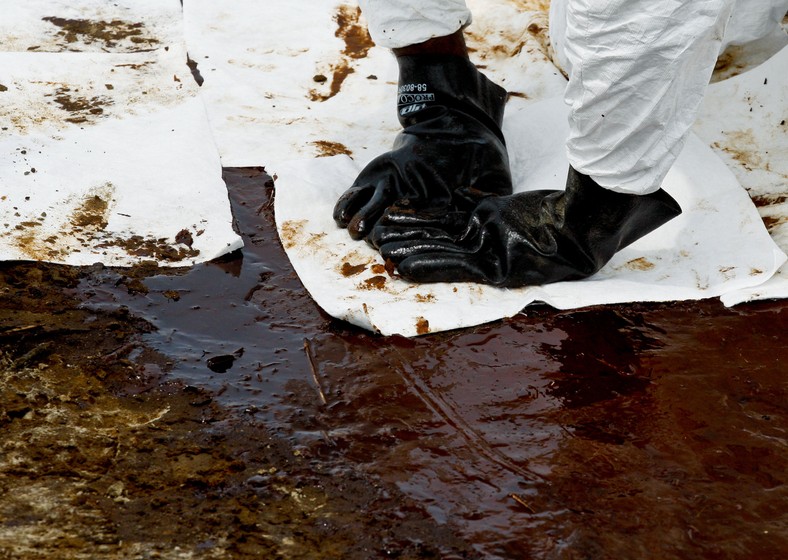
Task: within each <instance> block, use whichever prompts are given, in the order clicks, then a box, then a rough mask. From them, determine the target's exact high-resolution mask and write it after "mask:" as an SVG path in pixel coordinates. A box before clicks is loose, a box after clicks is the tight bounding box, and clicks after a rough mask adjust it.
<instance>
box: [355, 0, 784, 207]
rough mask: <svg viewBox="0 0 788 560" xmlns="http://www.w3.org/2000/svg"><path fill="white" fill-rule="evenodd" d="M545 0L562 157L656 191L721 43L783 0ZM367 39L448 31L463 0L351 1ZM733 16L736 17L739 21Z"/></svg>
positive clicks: (741, 36) (777, 16) (630, 187)
mask: <svg viewBox="0 0 788 560" xmlns="http://www.w3.org/2000/svg"><path fill="white" fill-rule="evenodd" d="M735 3H736V0H671V1H664V2H654V1H653V0H554V1H553V2H552V3H551V13H550V20H551V21H550V28H551V33H550V35H551V39H552V42H553V47H554V50H555V51H556V54H557V57H558V63H559V65H561V66H562V67H563V69H564V70H566V71H567V73H568V75H569V83H568V85H567V90H566V95H565V101H566V102H567V104H568V105H570V108H571V110H570V117H569V128H570V133H569V138H568V140H567V155H568V158H569V162H570V163H571V164H572V166H573V167H575V169H577V170H578V171H580V172H581V173H583V174H585V175H590V176H591V177H592V178H593V179H594V180H595V181H596V182H597V183H599V184H600V185H602V186H603V187H606V188H609V189H611V190H615V191H619V192H629V193H636V194H646V193H649V192H653V191H655V190H657V189H658V188H659V186H660V185H661V183H662V180H663V179H664V177H665V175H666V174H667V172H668V171H669V169H670V167H671V166H672V165H673V162H674V161H675V159H676V157H678V154H679V153H680V152H681V149H682V147H683V146H684V143H685V141H686V138H687V135H688V133H689V129H690V127H691V126H692V124H693V122H694V121H695V117H696V115H697V111H698V107H699V106H700V102H701V100H702V99H703V94H704V93H705V90H706V86H707V85H708V82H709V78H710V76H711V73H712V71H713V69H714V64H715V62H716V58H717V55H718V53H719V52H720V51H721V50H722V48H723V47H724V45H725V44H727V43H742V42H746V41H749V40H754V39H757V38H759V37H761V36H764V35H766V34H767V33H769V32H770V31H772V30H773V29H774V26H775V25H778V24H779V21H780V20H781V19H782V15H783V14H785V8H786V7H788V0H746V1H745V0H740V1H739V6H738V7H737V8H738V9H736V10H735V15H736V16H737V21H736V22H734V23H733V24H732V25H731V26H730V29H731V30H735V33H734V36H733V37H730V38H728V37H726V40H725V43H723V34H724V32H725V29H726V25H727V24H728V22H729V20H730V17H731V13H732V12H733V11H734V4H735ZM360 4H361V8H362V11H363V12H364V13H365V16H366V18H367V20H368V22H369V30H370V34H371V35H372V39H373V40H374V41H375V42H376V43H378V44H380V45H382V46H386V47H389V48H397V47H402V46H406V45H410V44H415V43H419V42H423V41H425V40H427V39H429V38H431V37H440V36H444V35H448V34H451V33H453V32H454V31H456V30H457V29H460V28H461V27H463V26H465V25H467V24H469V23H470V21H471V16H470V12H469V11H468V10H467V7H466V6H465V2H464V0H360ZM739 18H740V19H739Z"/></svg>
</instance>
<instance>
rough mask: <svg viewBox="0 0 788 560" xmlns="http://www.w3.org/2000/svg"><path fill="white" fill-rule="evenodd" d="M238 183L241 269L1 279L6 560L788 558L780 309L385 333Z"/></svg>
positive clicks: (557, 318)
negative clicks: (296, 262)
mask: <svg viewBox="0 0 788 560" xmlns="http://www.w3.org/2000/svg"><path fill="white" fill-rule="evenodd" d="M225 179H226V181H227V183H228V187H229V190H230V197H231V201H232V204H233V212H234V216H235V219H236V225H237V229H238V231H239V232H240V233H241V234H242V235H243V236H244V239H245V242H246V247H245V249H244V250H243V251H242V252H241V253H237V254H234V255H231V256H229V257H227V258H225V259H223V260H222V261H221V262H217V263H210V264H207V265H202V266H197V267H194V268H192V269H186V270H180V271H167V270H162V269H156V268H155V267H150V266H140V267H137V268H135V269H133V270H120V269H108V268H104V267H101V266H96V267H92V268H85V269H73V268H66V267H56V266H48V265H36V264H13V263H6V264H3V265H1V266H0V277H1V281H0V286H2V288H3V291H2V293H1V294H0V297H2V304H0V342H1V343H2V345H1V346H0V351H2V355H1V356H0V358H1V360H2V370H0V371H2V372H3V375H2V377H0V385H1V386H0V391H1V392H0V426H2V430H3V438H2V443H0V558H36V557H38V558H118V557H122V558H183V557H185V558H189V557H194V558H219V557H230V558H261V557H264V558H276V557H281V558H338V557H342V558H476V557H479V558H495V557H498V558H600V559H601V558H758V559H771V558H775V559H777V558H784V557H785V556H786V554H788V510H786V508H785V505H784V504H785V503H786V500H787V499H788V490H787V489H786V484H785V478H786V472H788V468H787V467H788V459H787V457H788V450H787V449H786V447H787V446H786V444H787V443H788V442H787V441H786V431H787V430H788V414H787V413H788V399H786V392H787V391H788V382H786V380H785V373H786V367H785V365H784V364H785V363H786V360H788V349H786V345H785V342H784V340H783V339H784V333H785V332H786V327H788V303H786V302H763V303H757V304H747V305H742V306H739V307H736V308H733V309H726V308H725V307H723V306H722V305H721V304H720V303H719V302H718V301H716V300H709V301H702V302H678V303H666V304H636V305H626V306H608V307H603V308H593V309H587V310H581V311H575V312H559V311H555V310H553V309H550V308H548V307H533V308H528V309H526V310H525V311H524V312H523V313H521V314H520V315H518V316H517V317H515V318H513V319H510V320H507V321H503V322H499V323H495V324H491V325H484V326H480V327H477V328H473V329H468V330H464V331H457V332H450V333H443V334H438V335H430V336H425V337H421V338H418V339H412V340H408V339H403V338H397V337H393V338H382V337H378V336H375V335H372V334H370V333H366V332H363V331H360V330H358V329H355V328H353V327H351V326H349V325H346V324H344V323H341V322H338V321H336V320H333V319H331V318H330V317H328V316H326V315H324V314H323V313H322V312H321V311H320V309H319V308H317V306H316V305H315V304H314V303H313V302H312V300H311V299H310V298H309V296H308V294H307V293H306V292H305V291H304V289H303V287H302V286H301V284H300V282H299V281H298V278H297V277H296V276H295V274H294V273H293V271H292V269H291V268H290V266H289V264H288V262H287V259H286V257H285V256H284V252H283V250H282V248H281V245H280V244H279V242H278V239H277V237H276V232H275V227H274V222H273V215H272V204H271V201H272V199H271V197H272V188H271V185H270V181H269V178H268V176H267V175H265V173H264V172H263V171H262V170H260V169H227V170H225Z"/></svg>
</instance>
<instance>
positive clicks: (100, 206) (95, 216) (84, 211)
mask: <svg viewBox="0 0 788 560" xmlns="http://www.w3.org/2000/svg"><path fill="white" fill-rule="evenodd" d="M114 193H115V187H114V185H113V184H112V183H105V184H103V185H101V186H99V187H96V188H94V189H91V191H90V192H89V193H88V194H87V195H85V197H84V198H83V199H82V200H81V201H80V202H79V203H78V204H77V206H76V208H75V209H74V210H73V211H72V212H71V217H70V218H69V222H70V224H71V226H72V227H73V230H74V231H75V232H82V231H85V230H91V231H102V230H103V229H104V228H106V227H107V223H108V221H109V212H110V208H111V204H112V198H113V196H114Z"/></svg>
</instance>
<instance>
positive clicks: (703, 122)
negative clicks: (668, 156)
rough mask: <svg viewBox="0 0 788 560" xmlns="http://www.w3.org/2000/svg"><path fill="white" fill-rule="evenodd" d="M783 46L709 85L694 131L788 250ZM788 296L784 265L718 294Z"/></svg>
mask: <svg viewBox="0 0 788 560" xmlns="http://www.w3.org/2000/svg"><path fill="white" fill-rule="evenodd" d="M787 121H788V47H784V48H783V49H782V50H781V51H779V52H778V53H777V54H776V55H774V56H773V57H771V58H770V59H768V60H767V61H766V62H764V63H763V64H761V65H760V66H758V67H756V68H753V69H752V70H749V71H748V72H745V73H744V74H740V75H738V76H735V77H732V78H729V79H727V80H725V81H722V82H718V83H715V84H712V85H711V86H710V87H709V89H708V91H707V94H706V97H705V98H704V99H703V105H702V106H701V111H700V115H699V117H698V120H697V122H696V124H695V127H694V130H695V133H696V134H697V135H698V136H699V137H700V138H702V139H703V141H704V142H706V143H707V144H708V145H710V146H711V147H712V148H713V149H714V151H715V153H717V155H719V157H720V158H721V159H722V160H723V161H724V162H725V164H726V165H727V166H728V167H729V168H730V169H731V170H732V171H733V173H734V175H735V176H736V178H737V179H738V180H739V182H740V183H741V185H742V186H743V187H744V188H745V189H746V190H747V192H748V193H749V195H750V198H751V199H752V201H753V202H754V203H755V205H756V206H757V208H758V212H759V213H760V215H761V217H762V219H763V222H764V224H765V225H766V228H767V230H768V231H769V234H770V235H771V236H772V239H774V241H775V242H776V243H777V245H779V246H780V247H781V248H782V250H783V251H785V252H788V122H787ZM784 297H788V265H784V266H783V267H782V268H780V270H779V271H778V272H777V273H776V274H775V275H774V276H773V277H772V278H770V279H769V280H768V281H767V282H765V283H764V284H761V285H757V286H753V287H751V288H746V289H742V290H735V291H732V292H728V293H725V294H723V297H722V301H723V303H725V305H735V304H737V303H741V302H744V301H752V300H759V299H768V298H784Z"/></svg>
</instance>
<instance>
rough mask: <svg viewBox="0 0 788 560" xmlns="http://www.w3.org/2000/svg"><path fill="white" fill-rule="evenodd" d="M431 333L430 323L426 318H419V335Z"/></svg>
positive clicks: (417, 326) (417, 328)
mask: <svg viewBox="0 0 788 560" xmlns="http://www.w3.org/2000/svg"><path fill="white" fill-rule="evenodd" d="M429 332H430V322H429V321H428V320H427V319H425V318H424V317H419V318H418V320H417V321H416V333H418V334H419V335H423V334H428V333H429Z"/></svg>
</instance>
